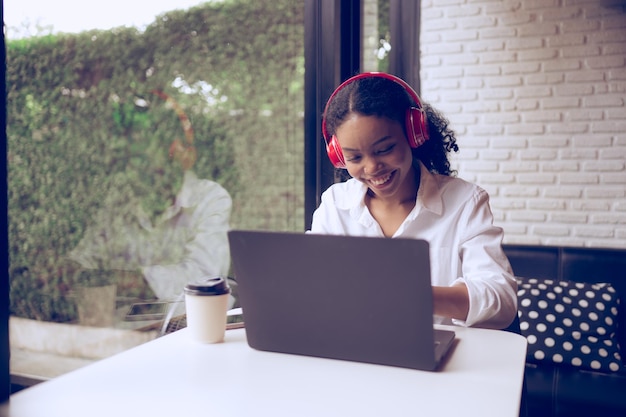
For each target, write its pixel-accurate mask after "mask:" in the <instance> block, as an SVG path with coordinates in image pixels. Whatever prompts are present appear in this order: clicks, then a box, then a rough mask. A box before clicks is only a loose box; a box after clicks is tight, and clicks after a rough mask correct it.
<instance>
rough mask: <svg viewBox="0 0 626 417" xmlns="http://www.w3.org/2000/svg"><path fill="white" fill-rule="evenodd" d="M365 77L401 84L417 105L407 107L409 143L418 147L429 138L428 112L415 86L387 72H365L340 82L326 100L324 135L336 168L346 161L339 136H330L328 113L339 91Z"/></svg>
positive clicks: (327, 150)
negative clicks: (327, 122)
mask: <svg viewBox="0 0 626 417" xmlns="http://www.w3.org/2000/svg"><path fill="white" fill-rule="evenodd" d="M363 78H384V79H387V80H391V81H393V82H395V83H397V84H399V85H400V86H401V87H402V88H403V89H404V91H406V92H407V94H408V95H409V96H410V97H411V98H412V99H413V101H414V102H415V106H410V107H409V108H407V111H406V116H405V128H406V135H407V140H408V142H409V145H410V146H411V147H412V148H417V147H418V146H421V145H422V144H423V143H424V142H425V141H426V140H427V139H428V123H427V120H426V114H425V113H424V109H423V107H422V102H421V100H420V98H419V96H418V95H417V93H416V92H415V90H413V88H411V86H410V85H409V84H408V83H407V82H406V81H404V80H403V79H401V78H399V77H396V76H395V75H391V74H388V73H385V72H364V73H361V74H357V75H355V76H353V77H351V78H348V79H347V80H346V81H344V82H343V83H341V84H339V87H337V88H336V89H335V91H333V93H332V94H331V95H330V97H329V98H328V101H327V102H326V106H325V107H324V114H323V117H322V136H323V137H324V141H325V142H326V152H327V153H328V157H329V158H330V161H331V162H332V163H333V165H334V166H335V167H336V168H345V167H346V163H345V159H344V157H343V152H342V151H341V146H339V142H338V141H337V137H336V136H335V135H333V136H332V137H330V138H329V137H328V130H327V128H326V114H327V112H328V107H329V106H330V103H331V102H332V101H333V99H334V98H335V96H337V94H338V93H339V91H341V90H342V89H343V88H344V87H345V86H346V85H348V84H351V83H353V82H354V81H357V80H360V79H363Z"/></svg>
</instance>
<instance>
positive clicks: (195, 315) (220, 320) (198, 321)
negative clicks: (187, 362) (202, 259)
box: [185, 277, 230, 343]
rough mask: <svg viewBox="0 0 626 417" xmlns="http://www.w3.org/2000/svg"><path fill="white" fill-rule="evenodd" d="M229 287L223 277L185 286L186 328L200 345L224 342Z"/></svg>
mask: <svg viewBox="0 0 626 417" xmlns="http://www.w3.org/2000/svg"><path fill="white" fill-rule="evenodd" d="M229 296H230V287H229V286H228V282H227V281H226V279H224V278H223V277H214V278H209V279H204V280H202V281H199V282H195V283H190V284H187V285H186V286H185V309H186V310H187V328H188V329H189V332H190V333H191V337H192V338H193V339H194V340H197V341H199V342H202V343H219V342H223V341H224V333H225V331H226V313H227V311H228V300H229Z"/></svg>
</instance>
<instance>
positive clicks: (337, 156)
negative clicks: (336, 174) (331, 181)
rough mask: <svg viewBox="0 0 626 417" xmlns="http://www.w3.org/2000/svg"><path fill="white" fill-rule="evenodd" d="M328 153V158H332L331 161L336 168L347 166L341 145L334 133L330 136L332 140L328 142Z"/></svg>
mask: <svg viewBox="0 0 626 417" xmlns="http://www.w3.org/2000/svg"><path fill="white" fill-rule="evenodd" d="M326 153H327V154H328V159H330V162H331V163H332V164H333V166H334V167H335V168H345V167H346V161H345V159H344V158H343V152H342V151H341V146H339V142H337V137H336V136H335V135H333V136H332V137H331V138H330V141H329V142H327V143H326Z"/></svg>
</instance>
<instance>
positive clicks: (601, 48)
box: [420, 0, 626, 247]
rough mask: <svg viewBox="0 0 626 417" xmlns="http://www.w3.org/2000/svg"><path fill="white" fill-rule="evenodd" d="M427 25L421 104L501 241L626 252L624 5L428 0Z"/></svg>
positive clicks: (613, 0)
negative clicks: (486, 202) (444, 126)
mask: <svg viewBox="0 0 626 417" xmlns="http://www.w3.org/2000/svg"><path fill="white" fill-rule="evenodd" d="M611 4H613V6H611ZM421 28H422V32H421V51H422V58H421V62H422V68H421V74H420V76H421V80H422V85H421V95H422V99H423V100H424V101H428V102H430V103H431V104H433V105H434V106H435V107H437V108H438V109H440V110H442V111H443V112H444V113H445V114H446V116H448V118H449V119H450V122H451V125H452V127H453V128H454V129H455V130H456V131H457V134H458V138H459V147H460V149H461V150H460V152H459V154H457V155H456V156H455V157H454V160H453V165H454V168H455V169H457V170H458V174H459V177H461V178H465V179H467V180H469V181H472V182H475V183H477V184H479V185H480V186H482V187H483V188H485V189H486V190H487V191H488V192H489V193H490V195H491V203H492V209H493V212H494V216H495V219H496V223H497V224H498V225H499V226H501V227H503V228H504V230H505V242H507V243H528V244H546V245H550V244H553V245H567V246H598V247H626V5H625V3H624V2H623V1H619V0H603V1H600V0H534V1H529V0H526V1H521V0H502V1H498V0H423V1H422V22H421Z"/></svg>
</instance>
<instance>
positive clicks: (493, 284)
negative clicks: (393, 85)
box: [310, 163, 517, 328]
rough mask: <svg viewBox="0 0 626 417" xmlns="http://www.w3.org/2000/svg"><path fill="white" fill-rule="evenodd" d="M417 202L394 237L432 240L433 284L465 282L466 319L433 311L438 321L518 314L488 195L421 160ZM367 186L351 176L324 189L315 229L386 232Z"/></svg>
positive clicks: (479, 321) (501, 319)
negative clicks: (367, 202)
mask: <svg viewBox="0 0 626 417" xmlns="http://www.w3.org/2000/svg"><path fill="white" fill-rule="evenodd" d="M420 169H421V176H420V185H419V191H418V193H417V200H416V203H415V207H414V208H413V210H412V211H411V212H410V213H409V215H408V216H407V217H406V219H405V220H404V222H403V223H402V224H401V225H400V227H399V228H398V230H397V231H396V232H395V234H394V235H393V238H416V239H424V240H426V241H428V242H429V245H430V260H431V282H432V285H433V286H452V285H456V284H458V283H461V282H462V283H464V284H465V285H466V286H467V290H468V293H469V313H468V316H467V319H466V320H465V321H464V322H463V321H460V320H452V321H451V320H449V319H444V318H443V317H437V316H436V317H435V322H437V323H448V324H449V323H452V322H453V323H454V324H459V325H465V326H480V327H490V328H503V327H506V326H508V325H509V324H510V322H511V321H512V320H513V318H514V317H515V314H517V296H516V292H517V283H516V281H515V278H514V276H513V273H512V270H511V266H510V264H509V262H508V259H507V258H506V255H505V254H504V252H503V250H502V246H501V244H502V236H503V232H502V229H501V228H499V227H496V226H494V225H493V215H492V213H491V209H490V207H489V196H488V194H487V192H486V191H485V190H483V189H481V188H480V187H478V186H476V185H474V184H470V183H468V182H466V181H464V180H462V179H459V178H454V177H449V176H445V175H437V174H432V173H430V172H429V171H428V170H427V169H426V168H425V167H424V166H423V165H422V164H421V163H420ZM366 192H367V186H366V185H364V184H363V183H361V182H359V181H357V180H355V179H349V180H348V181H346V182H342V183H337V184H333V185H332V186H331V187H329V188H328V190H326V191H325V192H324V193H323V194H322V201H321V204H320V206H319V207H318V209H317V210H316V211H315V213H314V214H313V223H312V225H311V230H310V232H311V233H320V234H336V235H352V236H371V237H384V235H383V232H382V229H381V228H380V226H379V225H378V223H377V222H376V220H375V219H374V218H373V217H372V215H371V214H370V212H369V210H368V208H367V206H366V205H365V194H366Z"/></svg>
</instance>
